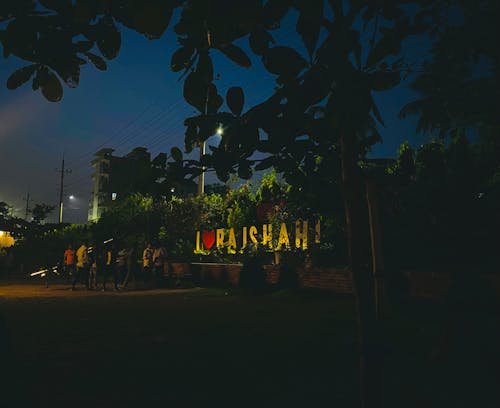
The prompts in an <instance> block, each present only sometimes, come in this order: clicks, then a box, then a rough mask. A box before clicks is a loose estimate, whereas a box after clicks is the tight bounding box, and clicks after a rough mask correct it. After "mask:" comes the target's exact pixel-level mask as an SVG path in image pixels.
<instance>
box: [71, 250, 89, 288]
mask: <svg viewBox="0 0 500 408" xmlns="http://www.w3.org/2000/svg"><path fill="white" fill-rule="evenodd" d="M88 266H89V254H88V248H87V245H86V243H85V242H83V243H82V244H81V245H80V247H79V248H78V249H77V251H76V273H75V277H74V279H73V285H72V286H71V290H75V285H76V282H78V280H80V279H82V277H83V279H84V281H85V287H86V289H88V288H89V280H88V277H87V269H88Z"/></svg>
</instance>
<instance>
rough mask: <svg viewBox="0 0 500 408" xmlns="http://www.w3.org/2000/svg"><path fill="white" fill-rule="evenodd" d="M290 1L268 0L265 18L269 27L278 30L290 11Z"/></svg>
mask: <svg viewBox="0 0 500 408" xmlns="http://www.w3.org/2000/svg"><path fill="white" fill-rule="evenodd" d="M290 5H291V1H290V0H268V2H267V3H266V4H265V6H264V10H263V13H262V14H263V16H264V22H265V24H266V25H267V26H271V27H273V28H276V27H278V26H279V23H280V21H281V20H282V19H283V17H285V14H286V13H287V12H288V10H289V9H290Z"/></svg>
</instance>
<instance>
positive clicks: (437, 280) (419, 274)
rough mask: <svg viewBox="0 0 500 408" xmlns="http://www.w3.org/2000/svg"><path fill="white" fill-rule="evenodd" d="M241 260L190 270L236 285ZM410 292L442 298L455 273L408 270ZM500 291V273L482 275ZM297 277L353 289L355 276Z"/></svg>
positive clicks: (313, 285) (310, 272) (325, 271)
mask: <svg viewBox="0 0 500 408" xmlns="http://www.w3.org/2000/svg"><path fill="white" fill-rule="evenodd" d="M241 268H242V265H241V264H217V263H193V264H191V267H190V270H191V272H192V276H193V279H194V281H195V282H196V283H198V284H201V285H207V284H213V285H227V284H229V285H231V286H237V285H238V282H239V278H240V271H241ZM264 270H265V271H266V280H267V282H268V283H269V284H277V283H278V280H279V267H278V266H277V265H265V266H264ZM404 276H405V277H406V279H407V282H408V292H409V295H410V296H412V297H420V298H429V299H439V298H443V297H444V296H445V295H446V293H447V292H448V289H449V287H450V284H451V279H452V276H451V274H450V273H446V272H439V273H437V272H428V271H405V272H404ZM481 277H482V278H483V279H484V280H485V281H486V282H488V284H489V285H491V287H493V288H494V289H496V293H497V294H499V295H500V275H499V274H496V275H495V274H489V275H481ZM298 280H299V285H300V287H301V288H307V289H321V290H326V291H330V292H334V293H345V294H349V293H352V280H351V274H350V271H349V269H347V268H317V267H311V268H304V267H302V268H300V269H299V270H298Z"/></svg>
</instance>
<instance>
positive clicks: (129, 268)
mask: <svg viewBox="0 0 500 408" xmlns="http://www.w3.org/2000/svg"><path fill="white" fill-rule="evenodd" d="M136 254H137V249H136V248H135V247H133V246H131V247H130V248H127V249H126V250H125V252H124V254H123V259H124V260H125V268H124V269H125V270H126V272H127V273H126V275H125V279H124V280H123V284H122V289H124V290H125V289H126V288H127V286H128V284H129V283H130V282H133V284H134V289H135V270H136V267H137V255H136Z"/></svg>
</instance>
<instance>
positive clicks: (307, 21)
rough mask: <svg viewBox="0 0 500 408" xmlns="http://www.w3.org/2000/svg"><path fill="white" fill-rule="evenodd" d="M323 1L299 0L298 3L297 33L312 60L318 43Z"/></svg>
mask: <svg viewBox="0 0 500 408" xmlns="http://www.w3.org/2000/svg"><path fill="white" fill-rule="evenodd" d="M323 3H324V2H323V0H301V1H299V2H298V5H297V7H298V9H299V12H300V15H299V18H298V20H297V26H296V28H297V33H298V34H299V35H300V37H301V38H302V41H303V42H304V45H305V46H306V48H307V51H308V52H309V56H310V57H311V58H312V56H313V54H314V50H315V49H316V45H317V43H318V38H319V31H320V28H321V20H322V19H323Z"/></svg>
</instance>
